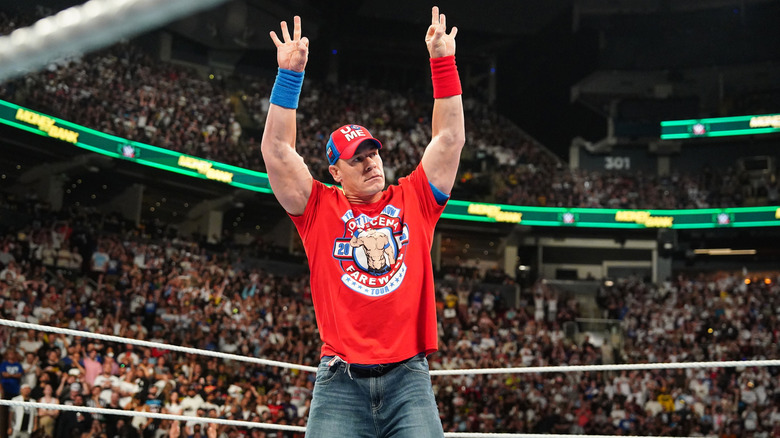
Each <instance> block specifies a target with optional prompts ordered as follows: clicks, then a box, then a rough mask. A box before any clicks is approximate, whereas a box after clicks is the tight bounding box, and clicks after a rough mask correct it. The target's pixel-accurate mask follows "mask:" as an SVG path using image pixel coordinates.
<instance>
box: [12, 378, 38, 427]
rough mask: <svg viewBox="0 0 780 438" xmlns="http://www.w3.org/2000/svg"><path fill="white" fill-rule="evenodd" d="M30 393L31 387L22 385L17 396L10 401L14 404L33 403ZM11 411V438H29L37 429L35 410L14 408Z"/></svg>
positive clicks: (20, 407)
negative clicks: (12, 413)
mask: <svg viewBox="0 0 780 438" xmlns="http://www.w3.org/2000/svg"><path fill="white" fill-rule="evenodd" d="M30 391H32V387H30V385H29V384H27V383H23V384H22V385H21V388H20V393H19V395H17V396H16V397H14V398H12V399H11V400H12V401H15V402H34V401H35V400H33V399H31V398H30ZM13 410H14V415H13V416H12V417H11V420H12V424H11V430H12V431H13V433H12V434H11V438H27V437H29V436H30V434H31V433H32V432H33V431H34V430H35V429H37V428H38V424H37V423H38V419H37V416H36V413H37V409H36V408H30V407H22V406H14V408H13Z"/></svg>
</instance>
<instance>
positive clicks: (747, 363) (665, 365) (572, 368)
mask: <svg viewBox="0 0 780 438" xmlns="http://www.w3.org/2000/svg"><path fill="white" fill-rule="evenodd" d="M0 325H4V326H8V327H15V328H23V329H28V330H30V329H32V330H41V331H46V332H52V333H60V334H66V335H71V336H78V337H83V338H94V339H99V340H104V341H110V342H117V343H124V344H133V345H138V346H142V347H153V348H159V349H161V350H173V351H181V352H184V353H189V354H201V355H204V356H211V357H217V358H222V359H230V360H236V361H243V362H252V363H256V364H259V365H267V366H275V367H280V368H287V369H297V370H301V371H309V372H312V373H314V372H317V367H313V366H307V365H297V364H291V363H288V362H280V361H275V360H269V359H260V358H254V357H247V356H240V355H237V354H231V353H222V352H218V351H211V350H203V349H198V348H191V347H182V346H179V345H171V344H164V343H160V342H152V341H142V340H138V339H130V338H123V337H121V336H114V335H104V334H100V333H92V332H84V331H80V330H72V329H65V328H60V327H51V326H45V325H40V324H32V323H27V322H20V321H11V320H8V319H0ZM770 366H780V360H778V359H759V360H731V361H710V362H659V363H634V364H608V365H560V366H540V367H513V368H482V369H473V368H466V369H454V370H430V374H431V376H454V375H478V374H529V373H569V372H576V371H585V372H587V371H622V370H654V369H679V368H736V367H770Z"/></svg>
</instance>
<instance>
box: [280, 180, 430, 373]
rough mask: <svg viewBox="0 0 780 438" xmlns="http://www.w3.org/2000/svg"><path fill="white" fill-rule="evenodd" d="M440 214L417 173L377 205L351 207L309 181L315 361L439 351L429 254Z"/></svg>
mask: <svg viewBox="0 0 780 438" xmlns="http://www.w3.org/2000/svg"><path fill="white" fill-rule="evenodd" d="M443 211H444V206H443V205H439V204H438V203H437V202H436V200H435V199H434V196H433V192H432V190H431V187H430V185H429V183H428V178H427V176H426V175H425V172H424V171H423V169H422V166H417V169H416V170H415V171H413V172H412V173H411V174H410V175H409V176H408V177H406V178H401V179H400V180H399V182H398V185H397V186H390V187H388V188H387V190H385V191H384V192H383V194H382V198H381V200H380V201H378V202H375V203H373V204H365V205H353V204H350V203H349V202H348V201H347V198H346V197H345V196H344V193H343V192H342V191H341V189H340V188H338V187H327V186H325V185H324V184H322V183H320V182H319V181H316V180H315V181H314V183H313V185H312V192H311V196H310V197H309V201H308V203H307V204H306V208H305V210H304V212H303V214H302V215H301V216H292V215H291V216H290V217H291V218H292V220H293V223H294V224H295V227H296V228H297V229H298V233H299V234H300V235H301V238H302V240H303V246H304V248H305V250H306V255H307V256H308V258H309V267H310V270H311V292H312V300H313V302H314V311H315V312H316V315H317V324H318V327H319V330H320V338H321V339H322V342H323V345H322V356H335V355H338V356H340V357H341V358H342V359H344V360H345V361H347V362H350V363H357V364H380V363H391V362H398V361H400V360H404V359H407V358H410V357H412V356H414V355H416V354H418V353H421V352H424V353H425V354H428V353H431V352H434V351H436V350H437V349H438V344H437V341H438V335H437V326H436V302H435V297H434V285H433V270H432V266H431V246H432V242H433V230H434V227H435V226H436V222H437V221H438V219H439V217H440V216H441V213H442V212H443Z"/></svg>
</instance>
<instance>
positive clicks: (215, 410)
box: [0, 200, 780, 438]
mask: <svg viewBox="0 0 780 438" xmlns="http://www.w3.org/2000/svg"><path fill="white" fill-rule="evenodd" d="M3 208H4V209H5V210H4V211H11V212H13V213H14V214H17V215H23V216H24V215H26V216H28V218H27V220H24V221H21V223H23V224H25V225H21V226H18V227H15V228H9V227H8V226H7V225H6V224H3V228H4V229H3V230H2V231H3V232H2V241H1V242H0V263H2V268H0V312H2V313H1V316H2V318H4V319H7V320H16V321H22V322H27V323H34V324H42V325H46V326H55V327H64V328H70V329H73V330H82V331H85V332H91V333H102V334H109V335H116V336H122V337H126V338H130V339H139V340H149V341H157V342H163V343H171V344H175V345H180V346H186V347H193V348H199V349H205V350H210V351H220V352H224V353H235V354H239V355H244V356H249V357H259V358H265V359H271V360H279V361H284V362H291V363H296V364H304V365H312V364H316V363H317V361H318V355H319V339H318V334H317V329H316V324H315V320H314V315H313V310H312V305H311V296H310V293H309V285H308V277H307V275H278V274H274V273H273V272H267V271H266V270H264V269H262V268H259V267H256V266H255V265H254V264H253V262H252V259H251V258H243V255H244V252H243V251H242V249H241V248H235V247H233V248H223V249H224V250H222V251H213V252H212V251H206V250H205V249H204V248H202V247H201V246H199V245H198V243H196V242H192V241H189V240H187V239H181V238H171V237H168V238H163V237H160V238H157V239H154V240H150V239H149V236H148V235H145V234H144V232H143V231H142V230H140V229H138V228H137V227H134V226H132V225H130V224H123V225H121V226H119V227H117V226H116V225H114V226H112V227H111V229H112V231H111V232H108V231H106V230H105V229H104V228H102V226H101V225H100V224H104V223H108V222H109V221H105V220H102V221H101V220H97V218H98V216H99V215H97V214H96V213H94V212H91V213H89V214H87V212H84V211H81V210H79V211H76V210H72V211H68V212H58V213H55V212H50V211H48V210H47V209H46V208H45V207H43V206H41V205H39V204H37V203H35V202H34V201H18V200H13V201H7V202H5V203H4V204H3ZM8 216H9V215H8V214H6V215H5V217H8ZM66 248H67V249H70V250H71V251H70V254H71V255H70V256H68V257H58V256H54V255H53V254H59V253H60V250H62V249H66ZM47 254H49V255H47ZM75 254H79V255H80V257H79V256H76V255H75ZM437 277H438V284H439V286H438V288H437V303H438V306H439V322H440V343H439V346H440V350H439V351H438V352H437V353H435V354H433V355H431V356H430V358H429V362H430V364H431V368H432V369H434V370H435V369H461V368H502V367H533V366H557V365H587V364H601V363H613V362H618V363H621V362H625V363H646V362H685V361H707V360H747V359H776V358H778V356H780V352H778V347H777V345H778V341H779V339H778V337H780V325H779V324H778V317H777V316H778V314H780V301H779V300H780V287H779V286H778V284H780V283H779V282H780V276H777V274H775V276H774V277H767V278H769V280H768V281H766V282H765V281H760V282H751V283H749V284H748V283H746V282H745V281H744V280H743V277H741V276H737V275H724V276H723V277H720V278H686V277H683V276H680V277H678V278H677V279H675V280H673V281H669V282H665V283H663V284H659V285H652V284H647V283H644V282H642V281H639V280H636V279H631V278H629V279H626V280H624V281H622V282H617V283H616V284H615V285H614V286H612V287H610V288H606V287H605V288H603V289H602V290H601V291H600V293H599V303H600V305H601V308H602V309H603V311H604V316H605V317H609V318H614V319H618V320H620V321H622V322H621V324H622V333H623V336H622V344H621V345H618V344H615V343H613V342H603V341H601V340H600V339H597V337H595V336H594V337H592V338H591V337H588V336H585V337H580V338H578V337H572V336H571V335H567V334H566V333H564V330H563V326H564V325H565V324H567V323H569V322H572V321H574V320H575V318H576V317H577V316H578V314H579V313H578V312H579V308H578V302H577V300H576V299H574V297H571V296H566V295H565V294H563V293H562V291H559V290H556V289H554V288H553V287H551V286H550V285H548V284H546V283H545V282H542V281H540V282H537V283H536V284H535V285H534V286H533V287H532V288H531V290H530V291H525V295H524V296H526V299H525V303H519V305H508V303H507V302H506V301H505V299H504V296H503V295H502V294H498V293H494V292H492V291H494V290H495V286H496V285H495V284H487V282H489V281H495V282H501V283H503V285H504V286H506V285H510V286H511V285H512V283H513V282H512V279H509V278H506V277H504V278H501V277H500V276H490V278H486V277H483V276H481V275H480V273H479V271H478V270H473V269H471V270H466V269H463V270H457V269H455V270H450V271H448V272H446V273H440V274H439V275H438V276H437ZM0 333H1V335H0V342H2V345H0V352H2V353H3V358H4V360H3V362H2V364H0V371H2V372H3V373H4V374H3V391H4V394H5V397H6V398H13V397H16V400H28V401H40V402H46V403H49V402H53V403H63V404H70V405H84V406H93V407H106V408H111V409H123V410H134V411H139V412H162V413H173V414H184V415H192V416H197V417H201V418H208V417H211V418H224V419H238V420H245V421H252V422H260V423H275V424H286V425H300V426H303V425H305V424H306V413H307V408H308V405H309V403H310V399H311V391H312V388H313V381H314V379H313V378H314V375H313V374H312V373H307V372H302V371H296V370H289V369H283V368H277V367H268V366H262V365H255V364H249V363H244V362H239V361H225V360H221V359H217V358H213V357H208V356H201V355H195V354H185V353H180V352H176V351H172V350H165V349H158V348H147V347H139V346H134V345H131V344H120V343H114V342H104V341H98V340H94V339H90V338H86V337H75V336H68V335H62V334H52V333H47V332H44V331H38V330H20V329H15V328H9V327H5V326H2V327H0ZM6 373H7V374H6ZM777 374H778V368H777V367H745V368H703V369H698V368H690V369H679V370H675V369H671V370H670V369H657V370H650V371H638V370H637V371H626V372H566V373H564V372H548V373H524V374H492V375H469V376H436V377H434V378H433V384H434V389H435V393H436V395H437V400H438V403H439V409H440V413H441V418H442V423H443V426H444V428H445V431H452V432H515V433H590V434H616V435H618V434H623V435H631V434H637V433H639V434H643V435H659V436H681V435H684V436H712V437H714V436H718V437H732V436H733V437H737V436H739V437H743V436H746V437H770V436H778V434H780V410H779V408H778V407H779V406H780V388H778V386H777V381H778V379H777V377H778V376H777ZM11 410H12V417H13V419H12V421H11V425H12V428H17V429H13V430H20V429H19V428H21V427H22V424H24V425H25V426H26V427H30V428H33V429H30V430H35V428H38V429H41V431H42V432H41V433H46V434H48V435H49V436H55V437H60V436H70V435H63V434H62V432H58V431H62V430H71V429H76V430H80V431H81V432H83V433H84V435H82V436H96V437H101V436H105V437H108V438H113V437H115V436H120V437H126V436H143V437H164V436H167V435H166V434H167V433H168V430H169V427H170V422H169V421H167V420H164V421H161V420H153V419H147V418H145V417H140V416H138V417H124V416H120V415H116V416H112V415H89V414H84V415H82V416H81V417H79V416H76V415H75V414H74V413H73V412H72V411H57V410H56V409H54V410H47V409H40V410H37V412H29V414H31V416H30V417H28V418H29V419H28V420H26V421H27V422H26V423H25V422H24V420H23V419H24V412H23V410H20V409H17V408H12V409H11ZM30 421H32V423H30ZM206 426H207V423H206V421H203V422H198V421H194V420H193V421H191V422H187V423H186V424H183V425H182V427H183V428H182V434H183V435H182V436H203V434H204V433H205V432H204V431H205V428H206ZM218 429H219V431H218V432H219V435H220V436H231V437H232V436H266V437H269V436H277V437H283V436H301V434H296V433H292V432H276V431H273V430H267V429H242V428H233V427H225V426H220V427H219V428H218Z"/></svg>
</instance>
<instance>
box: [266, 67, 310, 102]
mask: <svg viewBox="0 0 780 438" xmlns="http://www.w3.org/2000/svg"><path fill="white" fill-rule="evenodd" d="M303 73H304V72H302V71H301V72H297V71H292V70H287V69H284V68H279V72H278V73H277V74H276V81H275V82H274V88H273V89H272V90H271V99H270V100H271V103H272V104H274V105H279V106H281V107H284V108H290V109H296V108H298V98H299V97H300V95H301V87H302V86H303Z"/></svg>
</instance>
